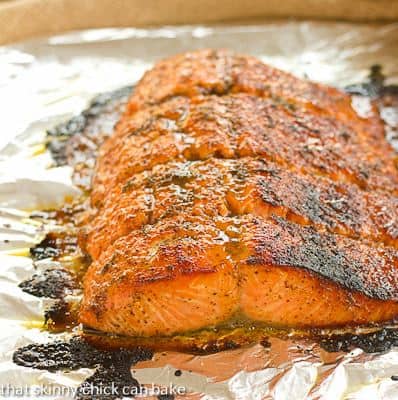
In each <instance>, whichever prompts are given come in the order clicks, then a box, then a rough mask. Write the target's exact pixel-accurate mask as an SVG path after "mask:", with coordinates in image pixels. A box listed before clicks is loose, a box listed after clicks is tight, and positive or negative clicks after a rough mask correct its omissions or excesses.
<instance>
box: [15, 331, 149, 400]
mask: <svg viewBox="0 0 398 400" xmlns="http://www.w3.org/2000/svg"><path fill="white" fill-rule="evenodd" d="M152 356H153V353H152V352H151V351H150V350H147V349H143V348H140V347H137V348H135V349H132V350H126V349H123V348H120V349H118V350H115V351H106V350H99V349H96V348H94V347H92V346H91V345H89V344H88V343H87V342H85V341H84V340H83V339H82V338H80V337H73V338H72V339H71V340H69V341H67V342H64V341H56V342H53V343H47V344H30V345H27V346H25V347H22V348H20V349H18V350H17V351H15V353H14V355H13V361H14V363H15V364H17V365H20V366H24V367H29V368H35V369H40V370H47V371H51V372H54V371H62V370H77V369H79V368H96V371H95V372H94V374H93V375H92V376H90V377H89V378H88V379H86V380H85V381H84V382H83V383H82V384H81V385H80V386H79V388H78V390H77V396H76V398H77V399H79V400H86V399H90V400H91V399H96V400H100V399H117V398H122V397H123V395H124V394H125V393H133V394H136V393H137V389H138V391H139V387H140V385H139V383H138V382H137V380H136V379H134V378H133V377H132V375H131V372H130V368H131V366H132V365H134V364H136V363H137V362H139V361H145V360H150V359H151V358H152ZM103 387H112V388H113V393H111V394H110V395H106V394H104V393H103V392H102V391H101V388H103ZM124 397H133V396H129V395H127V396H125V395H124Z"/></svg>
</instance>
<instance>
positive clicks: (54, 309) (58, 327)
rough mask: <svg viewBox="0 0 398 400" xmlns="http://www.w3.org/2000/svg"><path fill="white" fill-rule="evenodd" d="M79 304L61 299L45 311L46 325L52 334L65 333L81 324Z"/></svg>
mask: <svg viewBox="0 0 398 400" xmlns="http://www.w3.org/2000/svg"><path fill="white" fill-rule="evenodd" d="M78 309H79V303H77V302H73V301H66V300H64V299H60V300H57V301H55V302H54V303H53V304H51V306H49V307H48V308H47V309H46V310H45V311H44V325H45V327H46V328H47V329H48V331H50V332H65V331H70V330H71V329H72V328H74V327H75V326H77V325H78V324H79V322H78V321H79V318H78Z"/></svg>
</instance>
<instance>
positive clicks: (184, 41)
mask: <svg viewBox="0 0 398 400" xmlns="http://www.w3.org/2000/svg"><path fill="white" fill-rule="evenodd" d="M203 47H214V48H219V47H225V48H231V49H234V50H237V51H239V52H242V53H247V54H251V55H255V56H257V57H259V58H261V59H262V60H264V61H266V62H268V63H270V64H272V65H275V66H277V67H280V68H282V69H285V70H288V71H291V72H293V73H294V74H296V75H298V76H302V77H307V78H309V79H312V80H315V81H320V82H324V83H327V84H331V85H334V86H339V87H343V86H345V85H348V84H355V83H360V82H363V81H364V80H365V78H366V76H367V74H368V73H369V68H370V67H371V66H372V65H374V64H381V65H382V67H383V72H384V74H385V75H386V77H387V83H398V63H397V59H398V25H397V24H393V25H391V24H390V25H350V24H346V23H344V24H343V23H315V22H275V23H267V24H263V25H249V26H241V25H233V26H218V27H215V26H186V27H178V28H176V27H164V28H161V29H134V28H123V29H101V30H88V31H80V32H73V33H68V34H65V35H61V36H55V37H49V38H41V39H35V40H31V41H29V42H24V43H20V44H15V45H11V46H7V47H2V48H1V47H0V109H1V110H2V115H1V126H2V132H1V135H0V148H1V151H0V265H1V267H0V323H1V329H0V398H1V397H8V398H18V399H21V398H32V397H33V398H42V397H46V398H54V399H55V398H56V399H67V398H72V397H73V393H74V389H76V388H77V386H78V385H79V384H80V383H81V382H82V381H83V380H84V379H85V378H87V377H88V376H89V375H90V374H91V373H92V371H91V370H89V369H86V368H82V369H80V370H78V371H70V372H56V373H51V372H43V371H39V370H34V369H30V368H24V367H19V366H17V365H15V364H13V363H12V360H11V357H12V354H13V351H14V350H15V349H17V348H18V347H20V346H22V345H26V344H29V343H33V342H48V341H53V340H55V338H59V336H60V335H55V334H49V333H48V332H46V331H44V330H42V326H43V312H44V309H45V307H46V306H47V305H48V302H49V301H50V300H46V299H39V298H37V297H33V296H31V295H29V294H26V293H24V292H22V290H21V289H19V288H18V283H20V282H21V281H22V280H24V279H26V278H29V277H30V276H31V275H32V274H33V273H34V272H36V271H37V268H40V267H41V266H40V263H38V264H35V265H33V263H32V260H31V259H30V258H29V251H28V250H29V247H30V246H32V245H33V244H34V243H37V242H38V241H40V240H41V238H42V237H43V233H44V232H45V231H46V230H48V229H51V227H47V226H42V225H41V224H40V223H38V222H37V221H33V220H31V219H29V211H31V210H35V209H41V208H43V207H45V208H48V207H56V206H57V205H60V204H61V203H62V201H63V200H64V198H65V196H75V195H77V194H78V192H79V191H78V189H77V188H75V187H73V184H72V180H71V172H72V171H71V170H70V168H69V167H54V163H53V162H52V159H51V156H50V154H49V153H48V152H47V151H46V150H45V146H44V140H45V132H46V129H47V128H49V127H52V126H54V125H55V124H56V123H58V122H61V121H63V120H66V119H68V118H69V117H71V116H72V115H74V114H76V113H78V112H79V111H81V110H82V109H83V108H84V107H85V106H86V105H87V102H88V101H89V99H90V98H92V97H93V96H94V94H96V93H99V92H103V91H108V90H111V89H115V88H118V87H122V86H125V85H127V84H131V83H134V82H135V81H136V80H137V79H139V77H140V76H141V75H142V73H143V71H145V70H146V69H147V68H148V67H150V65H152V64H153V63H154V62H155V61H156V60H158V59H160V58H163V57H165V56H167V55H171V54H174V53H176V52H181V51H184V50H192V49H195V48H203ZM61 336H67V335H66V334H62V335H61ZM270 341H271V347H270V348H265V347H263V346H261V345H259V344H258V345H253V346H252V347H249V348H242V349H237V350H231V351H225V352H222V353H218V354H213V355H208V356H192V355H188V354H180V353H173V352H167V353H159V354H155V356H154V358H153V360H151V361H145V362H141V363H139V364H137V365H135V366H134V367H132V369H133V374H134V376H135V377H136V378H137V379H138V380H139V382H140V383H141V384H145V385H146V386H147V387H148V393H150V392H151V390H152V391H153V390H154V387H155V386H156V387H157V386H159V385H160V386H163V387H170V385H174V388H175V389H176V392H175V393H180V394H177V395H176V397H175V398H176V399H199V398H200V399H206V400H216V399H217V400H218V399H222V400H224V399H225V400H227V399H228V400H229V399H231V400H232V399H239V400H257V399H258V400H260V399H261V400H262V399H277V400H285V399H286V400H291V399H294V400H300V399H325V400H327V399H331V400H336V399H366V400H368V399H383V400H393V399H398V382H396V381H394V380H392V379H391V376H393V375H398V349H392V350H390V351H389V352H387V353H384V354H365V353H363V352H362V351H361V350H359V349H355V350H353V351H352V352H351V353H349V354H346V353H326V352H325V351H323V350H321V349H320V348H319V347H318V345H317V344H316V343H311V342H308V340H307V341H299V340H294V339H291V340H281V339H276V338H274V339H271V340H270ZM176 371H178V373H176ZM180 372H181V373H180ZM7 385H8V387H10V386H11V387H15V388H21V392H19V393H14V395H15V396H13V393H11V392H5V391H4V388H5V387H7ZM50 386H51V387H54V386H55V387H59V388H61V387H62V388H66V389H68V390H66V391H64V392H63V394H62V395H55V394H54V393H52V392H51V391H50V392H49V393H46V394H45V395H37V394H36V395H35V394H32V393H39V392H34V391H33V389H35V388H39V389H40V388H43V387H50ZM28 389H31V391H30V392H29V390H28ZM178 390H179V392H178ZM148 398H150V397H148ZM151 398H154V397H151Z"/></svg>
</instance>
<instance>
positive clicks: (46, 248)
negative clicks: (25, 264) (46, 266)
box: [30, 234, 60, 260]
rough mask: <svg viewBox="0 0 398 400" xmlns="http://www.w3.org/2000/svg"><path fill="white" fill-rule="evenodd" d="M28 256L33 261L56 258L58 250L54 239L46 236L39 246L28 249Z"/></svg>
mask: <svg viewBox="0 0 398 400" xmlns="http://www.w3.org/2000/svg"><path fill="white" fill-rule="evenodd" d="M30 255H31V257H32V258H33V259H34V260H44V259H46V258H55V257H58V256H59V255H60V250H59V249H58V247H57V243H56V237H55V236H54V235H51V234H49V235H47V236H46V237H45V238H44V239H43V240H42V241H41V242H40V243H39V244H37V245H36V246H35V247H32V248H31V249H30Z"/></svg>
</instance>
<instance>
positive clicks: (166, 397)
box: [158, 394, 175, 400]
mask: <svg viewBox="0 0 398 400" xmlns="http://www.w3.org/2000/svg"><path fill="white" fill-rule="evenodd" d="M174 399H175V396H174V395H173V394H160V395H159V396H158V400H174Z"/></svg>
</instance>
